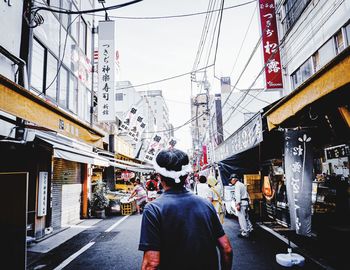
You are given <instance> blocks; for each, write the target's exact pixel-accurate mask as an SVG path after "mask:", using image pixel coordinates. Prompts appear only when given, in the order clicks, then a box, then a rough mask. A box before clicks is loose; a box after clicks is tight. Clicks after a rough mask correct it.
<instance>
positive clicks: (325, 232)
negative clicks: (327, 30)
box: [265, 48, 350, 262]
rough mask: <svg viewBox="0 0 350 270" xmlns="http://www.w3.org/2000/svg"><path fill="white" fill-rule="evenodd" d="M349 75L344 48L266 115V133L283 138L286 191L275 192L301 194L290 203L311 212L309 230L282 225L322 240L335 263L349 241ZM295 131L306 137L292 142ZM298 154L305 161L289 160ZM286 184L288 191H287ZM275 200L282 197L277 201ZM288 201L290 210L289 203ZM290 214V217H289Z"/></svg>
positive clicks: (282, 201)
mask: <svg viewBox="0 0 350 270" xmlns="http://www.w3.org/2000/svg"><path fill="white" fill-rule="evenodd" d="M349 70H350V49H349V48H347V49H345V50H344V51H343V52H341V53H340V54H339V55H338V56H337V57H336V58H335V59H334V60H332V61H331V62H330V63H329V64H328V65H327V66H325V67H324V68H323V69H321V70H320V71H319V72H317V73H316V74H314V75H313V76H312V77H311V78H310V79H309V80H308V81H306V82H305V83H304V84H302V85H301V86H299V87H298V88H297V89H296V90H294V91H293V92H292V93H291V94H290V95H288V96H286V97H285V98H283V99H282V100H281V101H279V102H278V103H277V104H276V105H275V106H274V107H272V108H271V109H270V110H269V111H268V112H267V113H266V114H265V116H266V118H267V123H268V127H269V130H270V131H273V130H277V129H278V130H281V132H282V133H283V134H284V141H285V143H284V155H283V159H282V168H283V179H286V183H287V186H286V188H285V189H284V188H282V189H281V188H280V189H279V190H282V194H285V193H287V197H289V196H290V194H293V193H299V194H298V197H296V198H295V199H294V200H298V203H299V202H300V201H302V200H304V201H305V200H307V203H306V204H304V205H302V206H301V208H300V209H303V208H305V211H309V210H308V209H310V208H311V211H310V212H304V215H303V216H304V217H305V220H306V223H309V225H308V228H309V230H307V231H304V230H303V222H302V221H301V222H299V221H300V220H298V219H297V220H296V222H295V221H294V222H293V216H292V215H291V214H290V217H289V218H290V220H286V221H287V222H286V224H285V225H286V226H288V227H290V228H291V229H292V230H295V231H296V233H297V235H304V236H309V237H311V236H313V237H316V239H321V240H322V242H321V243H322V245H326V246H334V249H332V252H330V254H333V253H337V254H338V256H339V258H345V257H344V256H343V257H342V256H341V254H343V255H345V254H344V250H342V249H340V248H337V247H338V246H339V247H340V246H342V245H341V244H340V243H342V242H344V243H343V244H345V243H347V241H348V240H349V239H350V178H349V158H350V151H349V143H350V102H349V101H350V73H349ZM297 132H299V134H301V133H302V132H303V133H304V135H302V136H299V137H295V140H294V142H293V138H292V137H293V133H297ZM295 142H296V144H295ZM293 143H294V145H293ZM306 146H307V147H306ZM306 152H308V154H306ZM298 155H300V156H303V157H304V160H301V162H300V161H299V162H297V160H292V162H291V161H290V158H291V157H292V158H293V156H294V157H296V156H298ZM307 155H309V157H306V156H307ZM308 160H309V161H308ZM300 171H301V172H302V174H304V171H305V177H302V178H300V179H303V182H301V183H304V184H303V185H299V183H297V181H299V177H297V176H298V173H299V172H300ZM306 171H308V172H306ZM303 176H304V175H303ZM288 180H291V181H290V182H288ZM288 183H290V185H291V187H292V189H290V190H289V191H288V185H289V184H288ZM283 189H284V191H283ZM277 191H278V188H276V187H274V188H273V191H272V193H273V192H274V193H275V199H276V200H278V204H279V205H281V206H282V205H284V204H285V202H286V196H281V193H280V192H279V193H278V192H277ZM276 195H277V196H280V197H279V198H278V199H277V196H276ZM294 195H295V194H294ZM288 201H289V206H290V207H293V206H291V203H290V202H291V200H290V198H289V200H288ZM308 205H309V206H310V207H309V206H308ZM299 207H300V205H298V208H297V209H298V210H297V211H299ZM291 209H292V208H290V209H289V213H293V210H292V211H291ZM294 211H295V210H294ZM302 211H304V210H302ZM296 213H297V212H296ZM274 217H276V214H275V215H274ZM296 217H297V218H298V215H296ZM299 217H300V216H299ZM294 219H295V217H294ZM308 219H310V222H309V221H307V220H308ZM295 226H296V227H295ZM299 229H300V231H299ZM334 262H335V261H334Z"/></svg>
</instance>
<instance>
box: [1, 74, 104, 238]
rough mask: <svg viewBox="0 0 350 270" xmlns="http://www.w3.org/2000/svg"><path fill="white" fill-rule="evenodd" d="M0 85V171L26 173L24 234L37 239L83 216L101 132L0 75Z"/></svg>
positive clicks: (97, 163)
mask: <svg viewBox="0 0 350 270" xmlns="http://www.w3.org/2000/svg"><path fill="white" fill-rule="evenodd" d="M0 88H1V98H0V121H1V125H2V132H3V133H2V134H1V135H2V136H1V140H0V149H1V154H2V155H1V167H0V171H1V172H5V173H7V172H27V173H28V187H27V190H28V192H27V194H24V195H25V198H21V200H24V201H26V202H27V206H28V207H27V235H28V236H30V237H33V238H34V239H40V238H42V237H44V236H46V235H48V234H50V233H52V232H53V231H54V230H59V229H61V228H62V227H63V226H66V225H68V224H74V223H76V222H78V221H79V220H80V218H83V217H87V211H88V195H89V182H90V180H91V175H92V173H91V171H92V168H93V167H94V166H98V167H105V166H108V164H109V163H108V160H106V159H103V158H101V157H99V156H98V155H97V154H96V153H94V151H93V147H101V146H102V137H103V134H101V133H99V132H98V131H96V130H95V129H93V128H92V127H91V126H90V125H89V124H88V123H85V122H83V121H81V120H79V119H78V118H77V117H75V116H73V115H71V114H70V113H68V112H66V111H64V110H62V109H60V108H58V107H57V106H54V105H52V104H51V103H49V102H47V101H46V100H44V99H42V98H40V97H37V96H36V95H35V94H33V93H32V92H30V91H28V90H26V89H24V88H23V87H21V86H19V85H17V84H15V83H13V82H11V81H9V80H7V79H6V78H4V77H2V76H0ZM19 104H20V106H19ZM6 185H8V186H11V184H10V183H7V184H6ZM21 196H22V195H21Z"/></svg>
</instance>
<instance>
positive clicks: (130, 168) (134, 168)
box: [109, 161, 154, 173]
mask: <svg viewBox="0 0 350 270" xmlns="http://www.w3.org/2000/svg"><path fill="white" fill-rule="evenodd" d="M109 165H110V166H113V167H116V168H120V169H124V170H128V171H132V172H140V173H150V172H152V171H153V170H154V169H153V168H151V167H149V168H147V169H145V168H141V167H138V166H128V165H125V164H122V163H119V162H112V161H110V162H109Z"/></svg>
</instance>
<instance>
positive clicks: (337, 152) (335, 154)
mask: <svg viewBox="0 0 350 270" xmlns="http://www.w3.org/2000/svg"><path fill="white" fill-rule="evenodd" d="M325 151H326V157H327V159H332V158H341V157H348V156H350V148H349V145H345V144H343V145H338V146H333V147H328V148H326V149H325Z"/></svg>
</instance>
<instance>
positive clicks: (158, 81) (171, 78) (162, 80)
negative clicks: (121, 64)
mask: <svg viewBox="0 0 350 270" xmlns="http://www.w3.org/2000/svg"><path fill="white" fill-rule="evenodd" d="M213 65H214V64H211V65H208V66H205V67H202V68H199V69H197V70H195V71H194V72H196V71H200V70H204V69H207V68H209V67H212V66H213ZM192 72H193V71H189V72H186V73H182V74H178V75H175V76H172V77H167V78H164V79H160V80H157V81H151V82H147V83H141V84H137V85H131V86H126V87H121V88H118V90H122V89H128V88H132V87H140V86H145V85H148V84H155V83H160V82H164V81H169V80H173V79H177V78H180V77H183V76H186V75H189V74H191V73H192Z"/></svg>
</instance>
